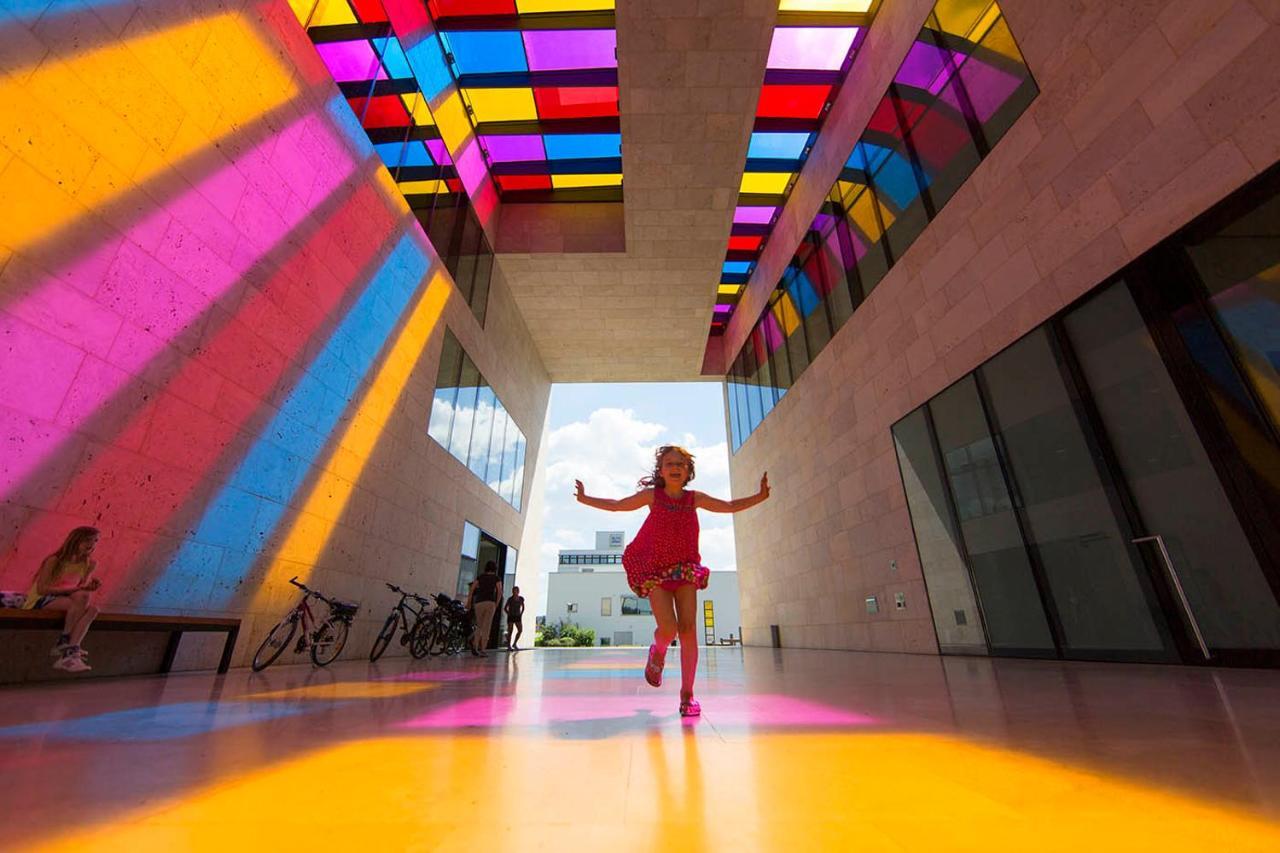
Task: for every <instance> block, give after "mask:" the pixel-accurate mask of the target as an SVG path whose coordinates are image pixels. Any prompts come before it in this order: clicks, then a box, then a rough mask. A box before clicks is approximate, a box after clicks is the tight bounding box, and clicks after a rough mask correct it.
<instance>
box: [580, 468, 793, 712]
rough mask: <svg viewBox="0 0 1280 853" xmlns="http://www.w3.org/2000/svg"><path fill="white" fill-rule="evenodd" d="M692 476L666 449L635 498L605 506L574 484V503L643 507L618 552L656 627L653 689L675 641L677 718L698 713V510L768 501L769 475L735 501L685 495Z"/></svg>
mask: <svg viewBox="0 0 1280 853" xmlns="http://www.w3.org/2000/svg"><path fill="white" fill-rule="evenodd" d="M693 477H694V466H693V454H691V453H690V452H689V451H687V450H685V449H684V448H682V447H677V446H676V445H672V444H667V445H663V446H662V447H659V448H658V450H657V451H656V452H655V453H654V466H653V472H652V473H651V474H649V475H647V476H645V477H644V478H642V479H641V480H640V482H639V483H638V486H639V488H640V491H638V492H636V493H635V494H634V495H631V496H630V497H626V498H621V499H618V500H611V499H609V498H593V497H590V496H589V495H587V494H586V490H585V489H584V487H583V485H582V481H581V480H575V481H574V487H575V489H576V497H577V499H578V502H579V503H583V504H586V505H587V506H590V507H595V508H596V509H604V510H609V511H611V512H626V511H629V510H634V509H640V508H641V507H644V506H647V507H648V508H649V517H648V518H646V519H645V520H644V524H643V525H641V527H640V532H639V533H637V534H636V538H635V539H634V540H632V542H631V544H629V545H628V546H627V548H626V550H625V551H623V553H622V567H623V568H624V569H626V572H627V585H628V586H630V587H631V589H632V591H633V592H635V594H636V595H638V596H640V597H641V598H645V597H647V598H648V599H649V601H650V603H651V604H652V606H653V617H654V619H655V620H656V621H657V623H658V624H657V628H656V629H655V630H654V632H653V645H651V646H649V660H648V663H647V664H646V665H645V668H644V677H645V680H646V681H648V682H649V683H650V684H651V685H653V686H654V687H658V686H659V685H661V684H662V668H663V666H664V664H665V662H666V654H667V647H668V646H669V645H670V644H671V643H672V641H673V640H675V638H676V636H677V635H678V636H679V638H680V715H681V716H682V717H696V716H698V714H700V713H701V712H702V708H701V706H700V705H699V704H698V702H697V700H695V699H694V698H693V682H694V677H695V676H696V675H697V669H698V634H697V630H698V628H697V626H698V590H700V589H706V588H707V581H708V579H709V578H710V576H711V570H710V569H708V568H707V567H706V566H704V565H702V556H701V555H700V554H699V553H698V514H697V512H696V511H697V510H699V509H705V510H708V511H710V512H741V511H742V510H744V509H748V508H749V507H753V506H755V505H756V504H758V503H760V502H761V501H763V500H765V499H766V498H768V497H769V475H768V474H767V473H766V474H765V475H764V476H763V477H761V478H760V491H759V492H757V493H756V494H754V495H752V496H750V497H746V498H738V499H736V500H729V501H725V500H720V499H719V498H713V497H711V496H710V495H705V494H703V493H702V492H695V491H691V490H689V489H687V488H686V486H688V485H689V483H690V482H691V481H692V480H693Z"/></svg>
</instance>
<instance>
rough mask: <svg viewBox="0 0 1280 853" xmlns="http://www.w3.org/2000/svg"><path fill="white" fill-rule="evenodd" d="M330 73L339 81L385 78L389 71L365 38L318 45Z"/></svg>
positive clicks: (317, 47)
mask: <svg viewBox="0 0 1280 853" xmlns="http://www.w3.org/2000/svg"><path fill="white" fill-rule="evenodd" d="M316 50H317V51H319V53H320V58H321V59H323V60H324V64H325V65H327V66H328V67H329V73H330V74H332V75H333V79H334V80H336V81H337V82H339V83H346V82H348V81H351V80H385V79H387V72H386V71H384V70H383V69H382V63H381V62H379V61H378V56H377V54H375V53H374V52H373V47H372V46H370V44H369V42H367V41H365V40H363V39H362V40H360V41H335V42H323V43H321V44H318V45H316Z"/></svg>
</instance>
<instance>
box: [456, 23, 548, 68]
mask: <svg viewBox="0 0 1280 853" xmlns="http://www.w3.org/2000/svg"><path fill="white" fill-rule="evenodd" d="M442 35H444V38H445V43H446V44H448V45H449V51H450V52H451V53H452V54H453V62H454V65H455V66H456V67H457V69H458V74H459V75H463V74H502V73H509V72H512V71H528V70H529V65H528V63H526V62H525V58H524V40H523V39H521V38H520V33H518V32H516V31H514V30H468V31H465V32H461V31H460V32H447V33H443V34H442Z"/></svg>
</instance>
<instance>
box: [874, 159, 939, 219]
mask: <svg viewBox="0 0 1280 853" xmlns="http://www.w3.org/2000/svg"><path fill="white" fill-rule="evenodd" d="M921 179H922V180H924V176H923V175H922V176H921ZM871 182H872V184H874V185H875V188H876V189H877V190H879V191H880V192H881V193H883V194H885V195H888V196H889V198H890V199H891V200H892V201H893V203H894V204H895V205H897V207H898V209H899V210H905V209H906V208H908V207H910V205H911V202H913V201H915V200H916V197H917V196H918V195H920V184H919V183H917V181H916V172H915V169H912V168H911V164H910V163H909V162H907V159H906V158H905V157H903V156H902V155H901V154H899V153H897V152H896V151H895V152H892V156H890V157H887V158H885V160H884V162H883V163H882V164H881V166H880V171H878V172H876V173H875V175H874V176H873V177H872V179H871ZM925 183H926V185H927V184H928V181H927V180H926V181H925Z"/></svg>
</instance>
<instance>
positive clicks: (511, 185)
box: [498, 175, 551, 190]
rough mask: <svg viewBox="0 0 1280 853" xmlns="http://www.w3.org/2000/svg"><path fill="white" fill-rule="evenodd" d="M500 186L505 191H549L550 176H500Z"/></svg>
mask: <svg viewBox="0 0 1280 853" xmlns="http://www.w3.org/2000/svg"><path fill="white" fill-rule="evenodd" d="M498 186H499V187H501V188H502V189H504V190H549V189H551V176H550V175H498Z"/></svg>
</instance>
